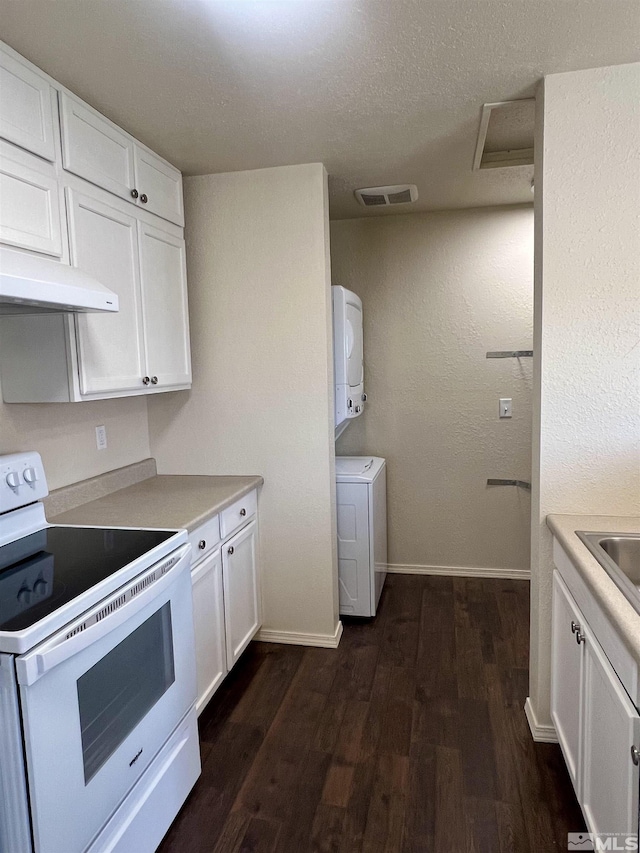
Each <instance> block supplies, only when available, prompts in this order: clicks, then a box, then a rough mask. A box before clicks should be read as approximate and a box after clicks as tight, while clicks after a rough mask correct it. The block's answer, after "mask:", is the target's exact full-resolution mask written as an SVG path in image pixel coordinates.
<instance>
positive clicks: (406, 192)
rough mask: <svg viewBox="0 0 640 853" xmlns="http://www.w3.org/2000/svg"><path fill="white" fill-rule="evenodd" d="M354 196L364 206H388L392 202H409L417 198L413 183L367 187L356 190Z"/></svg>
mask: <svg viewBox="0 0 640 853" xmlns="http://www.w3.org/2000/svg"><path fill="white" fill-rule="evenodd" d="M355 196H356V198H357V199H358V201H359V202H360V204H362V205H364V207H389V206H390V205H392V204H411V202H414V201H417V200H418V188H417V187H416V186H415V184H398V185H397V186H394V187H369V188H368V189H366V190H356V191H355Z"/></svg>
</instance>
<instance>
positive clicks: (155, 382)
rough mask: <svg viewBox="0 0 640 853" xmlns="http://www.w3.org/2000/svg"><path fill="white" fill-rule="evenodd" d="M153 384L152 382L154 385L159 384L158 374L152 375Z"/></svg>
mask: <svg viewBox="0 0 640 853" xmlns="http://www.w3.org/2000/svg"><path fill="white" fill-rule="evenodd" d="M151 384H152V385H157V384H158V377H157V376H152V377H151Z"/></svg>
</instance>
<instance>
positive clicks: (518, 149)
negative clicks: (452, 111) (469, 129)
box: [473, 98, 536, 171]
mask: <svg viewBox="0 0 640 853" xmlns="http://www.w3.org/2000/svg"><path fill="white" fill-rule="evenodd" d="M535 116H536V100H535V98H522V99H521V100H518V101H500V102H499V103H497V104H484V106H483V107H482V115H481V118H480V128H479V129H478V142H477V144H476V153H475V157H474V160H473V169H474V171H475V170H476V169H504V168H505V167H507V166H531V165H533V133H534V127H535Z"/></svg>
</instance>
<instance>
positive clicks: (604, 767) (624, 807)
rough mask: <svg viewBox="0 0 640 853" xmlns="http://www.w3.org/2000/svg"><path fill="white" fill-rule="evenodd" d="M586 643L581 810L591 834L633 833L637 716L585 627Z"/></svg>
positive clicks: (639, 729) (635, 827) (639, 722)
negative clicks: (632, 755)
mask: <svg viewBox="0 0 640 853" xmlns="http://www.w3.org/2000/svg"><path fill="white" fill-rule="evenodd" d="M584 645H585V658H584V662H585V665H584V723H583V750H582V761H583V770H582V774H583V782H582V796H581V797H580V800H581V805H582V810H583V812H584V816H585V820H586V821H587V826H588V827H589V831H590V832H593V833H607V832H609V833H617V834H618V835H622V834H623V833H630V834H634V835H636V834H637V832H638V768H637V767H636V766H635V765H634V763H633V761H632V758H631V747H632V746H633V745H635V746H636V747H638V748H640V742H639V738H640V718H639V717H638V712H637V711H636V709H635V708H634V706H633V704H632V703H631V700H630V699H629V697H628V696H627V693H626V691H625V690H624V688H623V687H622V684H621V683H620V680H619V679H618V676H617V675H616V673H615V671H614V670H613V668H612V666H611V664H610V663H609V661H608V659H607V658H606V656H605V654H604V652H603V651H602V649H601V648H600V646H599V644H598V642H597V641H596V639H595V637H594V636H593V634H591V632H590V631H589V630H588V629H587V631H586V640H585V643H584Z"/></svg>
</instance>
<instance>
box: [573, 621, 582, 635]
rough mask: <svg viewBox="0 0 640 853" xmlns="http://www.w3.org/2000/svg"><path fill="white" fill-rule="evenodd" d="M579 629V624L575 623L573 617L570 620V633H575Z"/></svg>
mask: <svg viewBox="0 0 640 853" xmlns="http://www.w3.org/2000/svg"><path fill="white" fill-rule="evenodd" d="M579 630H580V626H579V625H578V623H577V622H574V621H573V619H572V620H571V633H572V634H575V632H576V631H579Z"/></svg>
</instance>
